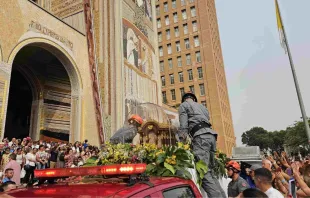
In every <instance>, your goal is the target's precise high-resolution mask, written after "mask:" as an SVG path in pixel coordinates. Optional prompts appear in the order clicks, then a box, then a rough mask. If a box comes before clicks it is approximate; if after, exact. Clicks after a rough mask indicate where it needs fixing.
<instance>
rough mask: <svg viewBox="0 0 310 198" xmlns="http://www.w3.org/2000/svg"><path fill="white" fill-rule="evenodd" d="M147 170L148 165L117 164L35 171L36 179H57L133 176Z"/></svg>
mask: <svg viewBox="0 0 310 198" xmlns="http://www.w3.org/2000/svg"><path fill="white" fill-rule="evenodd" d="M145 170H146V164H115V165H105V166H93V167H79V168H53V169H44V170H34V177H35V178H57V177H72V176H86V175H131V174H141V173H143V172H144V171H145Z"/></svg>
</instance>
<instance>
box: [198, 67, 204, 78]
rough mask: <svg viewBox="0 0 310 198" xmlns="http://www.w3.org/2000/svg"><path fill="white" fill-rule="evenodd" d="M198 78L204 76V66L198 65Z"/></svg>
mask: <svg viewBox="0 0 310 198" xmlns="http://www.w3.org/2000/svg"><path fill="white" fill-rule="evenodd" d="M197 70H198V78H199V79H202V78H203V72H202V67H198V69H197Z"/></svg>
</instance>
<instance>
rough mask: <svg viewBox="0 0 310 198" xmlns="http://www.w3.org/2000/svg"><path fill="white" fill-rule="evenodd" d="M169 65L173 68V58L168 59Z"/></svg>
mask: <svg viewBox="0 0 310 198" xmlns="http://www.w3.org/2000/svg"><path fill="white" fill-rule="evenodd" d="M168 65H169V69H172V68H173V63H172V58H169V59H168Z"/></svg>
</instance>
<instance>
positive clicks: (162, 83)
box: [161, 76, 166, 86]
mask: <svg viewBox="0 0 310 198" xmlns="http://www.w3.org/2000/svg"><path fill="white" fill-rule="evenodd" d="M161 86H166V79H165V76H162V77H161Z"/></svg>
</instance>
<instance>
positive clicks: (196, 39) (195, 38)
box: [194, 36, 200, 47]
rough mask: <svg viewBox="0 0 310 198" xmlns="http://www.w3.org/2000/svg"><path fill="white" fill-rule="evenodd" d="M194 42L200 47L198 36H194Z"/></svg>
mask: <svg viewBox="0 0 310 198" xmlns="http://www.w3.org/2000/svg"><path fill="white" fill-rule="evenodd" d="M194 43H195V47H198V46H199V45H200V43H199V37H198V36H194Z"/></svg>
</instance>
